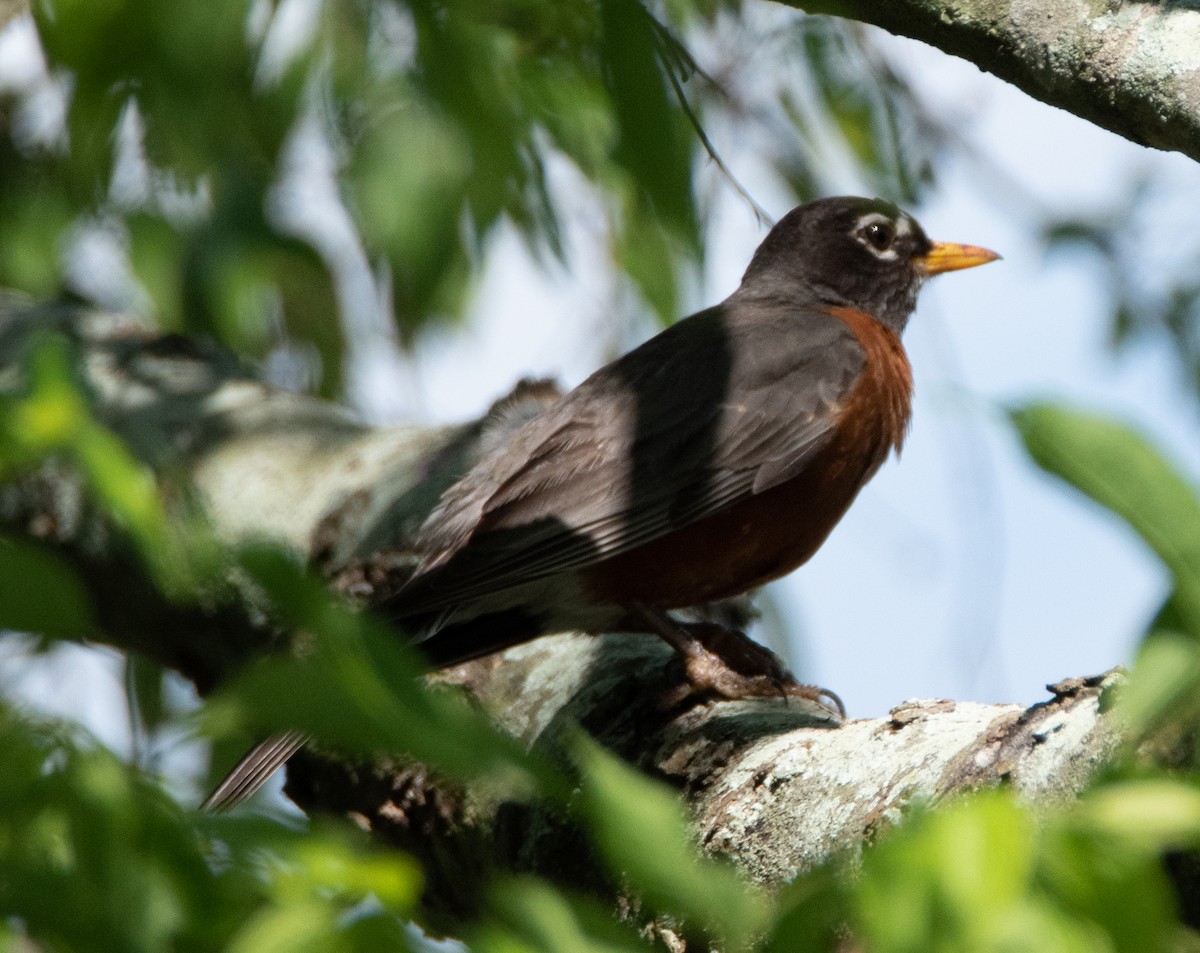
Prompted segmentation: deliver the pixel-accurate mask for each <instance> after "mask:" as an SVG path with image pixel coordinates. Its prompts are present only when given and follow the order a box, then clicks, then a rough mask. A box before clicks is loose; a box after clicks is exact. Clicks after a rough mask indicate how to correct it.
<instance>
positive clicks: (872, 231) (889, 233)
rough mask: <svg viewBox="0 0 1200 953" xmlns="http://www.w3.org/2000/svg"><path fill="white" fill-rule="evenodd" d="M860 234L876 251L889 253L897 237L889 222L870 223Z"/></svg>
mask: <svg viewBox="0 0 1200 953" xmlns="http://www.w3.org/2000/svg"><path fill="white" fill-rule="evenodd" d="M858 234H859V235H860V236H861V237H862V239H863V240H864V241H865V242H866V243H867V244H868V245H870V246H871V247H872V248H874V249H875V250H876V251H887V249H888V247H889V246H890V245H891V244H892V241H893V240H894V239H895V237H896V230H895V229H894V228H892V226H891V225H889V224H888V223H887V222H870V223H868V224H866V225H864V226H863V227H862V228H860V229H859V231H858Z"/></svg>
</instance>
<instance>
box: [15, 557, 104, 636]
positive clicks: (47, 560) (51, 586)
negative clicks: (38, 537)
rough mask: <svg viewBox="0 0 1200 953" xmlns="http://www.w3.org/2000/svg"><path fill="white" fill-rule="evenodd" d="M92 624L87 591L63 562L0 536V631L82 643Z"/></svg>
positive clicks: (58, 558)
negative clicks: (70, 639) (7, 630)
mask: <svg viewBox="0 0 1200 953" xmlns="http://www.w3.org/2000/svg"><path fill="white" fill-rule="evenodd" d="M93 624H94V623H93V619H92V609H91V602H90V600H89V599H88V595H87V590H86V589H85V588H84V586H83V583H82V582H80V580H79V578H78V577H77V576H76V575H75V572H74V570H73V569H71V567H70V566H69V565H68V564H67V563H66V562H65V561H64V560H63V559H61V558H60V557H59V556H57V555H55V554H54V553H52V552H51V551H50V550H48V549H44V548H42V547H40V546H37V545H35V544H33V543H30V542H27V541H25V540H21V539H14V538H11V537H7V536H0V629H12V630H15V631H17V632H35V633H38V634H41V635H49V636H61V637H65V638H73V639H83V638H86V637H87V635H88V634H89V633H90V632H91V630H92V626H93Z"/></svg>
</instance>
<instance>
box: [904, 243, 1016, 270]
mask: <svg viewBox="0 0 1200 953" xmlns="http://www.w3.org/2000/svg"><path fill="white" fill-rule="evenodd" d="M999 257H1000V256H999V255H998V254H996V253H995V252H994V251H990V250H988V249H987V248H980V247H979V246H978V245H958V244H956V243H954V242H934V243H933V247H932V248H930V249H929V251H928V252H926V253H925V254H924V255H921V256H919V257H917V258H914V259H913V261H914V262H915V263H916V266H917V269H918V270H919V271H923V272H924V273H925V274H927V275H940V274H941V273H942V272H943V271H958V270H959V269H962V268H974V267H975V266H976V265H986V264H987V263H988V262H989V261H995V260H996V259H997V258H999Z"/></svg>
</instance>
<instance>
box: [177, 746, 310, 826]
mask: <svg viewBox="0 0 1200 953" xmlns="http://www.w3.org/2000/svg"><path fill="white" fill-rule="evenodd" d="M307 741H308V736H307V735H304V734H301V733H300V732H298V731H288V732H285V733H283V734H279V735H272V736H271V737H270V738H268V739H267V740H266V741H261V742H259V743H258V744H256V745H255V746H254V747H253V748H251V749H250V750H249V751H247V752H246V754H245V756H243V758H242V760H241V761H239V762H238V763H237V766H236V767H234V769H233V770H232V771H230V772H229V774H227V775H226V776H225V780H224V781H222V782H221V783H220V784H218V785H217V787H216V789H215V790H214V791H213V792H212V794H210V795H209V796H208V797H207V798H205V799H204V803H203V804H202V805H200V809H201V810H203V811H215V812H220V811H227V810H229V809H230V808H232V807H237V806H238V805H239V804H241V803H242V801H244V800H246V798H248V797H250V796H251V795H252V794H254V792H256V791H257V790H258V789H259V788H261V787H262V786H263V785H264V784H266V783H267V779H268V778H270V777H271V775H272V774H274V773H275V771H276V770H277V769H278V768H281V767H283V765H284V763H285V762H286V761H287V760H288V758H290V757H291V756H292V755H294V754H295V753H296V752H297V751H299V750H300V749H301V748H303V747H304V745H305V742H307Z"/></svg>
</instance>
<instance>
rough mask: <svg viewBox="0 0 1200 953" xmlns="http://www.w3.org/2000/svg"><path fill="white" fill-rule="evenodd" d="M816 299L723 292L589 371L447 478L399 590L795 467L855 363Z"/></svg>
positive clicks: (507, 562)
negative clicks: (764, 307) (735, 304)
mask: <svg viewBox="0 0 1200 953" xmlns="http://www.w3.org/2000/svg"><path fill="white" fill-rule="evenodd" d="M863 361H864V357H863V353H862V350H861V348H860V347H859V345H858V343H857V341H856V340H855V338H854V336H853V333H852V332H851V331H850V329H849V328H848V327H847V326H846V325H845V324H843V323H842V322H841V321H839V320H838V319H836V318H834V317H832V316H830V315H828V314H826V313H824V312H821V311H817V310H800V311H797V310H795V309H791V310H784V309H780V310H779V312H778V313H777V314H771V315H764V314H762V313H761V312H760V313H759V314H757V315H754V316H753V317H751V316H749V315H746V314H745V313H744V312H740V311H739V310H738V309H737V308H732V307H730V306H729V305H728V304H727V305H726V306H723V307H721V308H714V309H711V310H709V311H705V312H701V313H700V314H698V315H695V316H693V317H691V318H688V319H687V320H685V321H682V322H680V323H678V324H676V325H674V326H673V327H672V328H670V329H668V330H667V331H665V332H663V333H662V334H660V335H659V336H658V337H656V338H653V339H652V340H650V341H648V342H647V343H646V344H644V345H642V347H640V348H638V349H636V350H634V351H631V352H630V353H629V354H627V355H625V357H623V358H621V359H620V360H618V361H615V362H613V363H612V364H610V365H608V366H606V367H604V368H602V369H601V370H599V371H597V372H596V373H595V374H594V375H592V377H590V378H588V379H587V380H586V381H584V382H583V383H582V384H581V385H580V386H579V387H578V388H576V389H575V390H574V391H572V392H571V393H570V394H568V395H567V396H566V397H564V398H563V399H562V400H561V401H560V402H559V403H557V404H555V405H554V406H552V407H551V408H550V409H548V410H547V411H545V412H544V413H543V414H542V415H540V416H539V417H538V418H536V419H535V420H533V421H531V422H530V423H528V424H526V425H525V426H524V427H523V428H522V429H521V430H519V431H517V433H516V434H515V435H514V437H513V438H512V440H511V441H510V442H509V443H507V444H505V445H504V446H503V447H502V448H500V449H499V450H498V451H497V452H496V453H494V454H493V455H492V456H491V457H489V458H487V459H486V460H484V461H483V462H482V463H481V464H480V465H479V466H477V467H476V468H475V469H474V470H473V471H472V472H471V473H469V474H467V476H466V477H464V478H463V480H461V481H460V482H459V483H458V484H456V485H455V486H454V487H452V488H451V489H450V490H448V491H447V493H446V495H445V496H444V497H443V500H442V502H441V503H440V504H439V506H438V508H437V510H435V512H434V513H433V514H432V515H431V516H430V518H429V520H427V521H426V524H425V526H424V527H423V529H422V533H421V538H420V541H419V542H418V547H419V548H420V549H421V550H423V553H424V557H423V560H422V563H421V565H420V566H419V568H418V571H417V573H416V574H415V575H414V578H413V581H412V583H410V585H409V586H407V587H405V588H404V589H402V590H401V591H400V592H399V593H398V594H397V597H396V602H397V604H399V605H401V606H402V609H403V611H404V612H405V613H406V614H407V613H408V612H427V611H437V610H438V609H441V608H446V607H452V606H454V605H456V604H461V603H462V602H464V601H466V600H469V599H473V598H477V597H479V596H481V595H484V594H487V593H491V592H497V591H500V590H503V589H508V588H511V587H513V586H518V585H522V584H524V583H527V582H532V581H534V580H536V579H539V578H542V577H545V576H548V575H551V574H554V573H559V572H563V571H567V570H571V569H578V568H581V567H584V566H587V565H590V564H592V563H595V562H597V561H599V560H600V559H602V558H605V557H608V556H612V555H616V554H617V553H621V552H625V551H627V550H629V549H631V548H633V547H635V546H638V545H641V544H643V543H645V542H648V541H649V540H652V539H654V538H656V537H658V536H661V535H663V534H664V533H667V532H670V531H671V530H673V529H676V528H678V527H680V526H684V525H686V524H688V523H690V522H693V521H695V520H697V519H701V518H703V517H704V516H706V515H709V514H712V513H715V512H718V511H720V510H722V509H724V508H726V507H728V506H731V505H733V504H734V503H736V502H737V501H738V500H739V499H742V498H745V497H746V496H749V495H751V494H752V493H755V492H761V491H763V490H764V489H768V488H769V487H771V486H773V485H776V484H777V483H780V482H783V481H784V480H786V479H789V478H790V477H791V476H793V475H795V474H796V473H798V472H800V471H801V470H802V469H803V467H804V466H805V463H806V461H807V460H808V459H809V457H810V456H811V454H813V453H814V452H815V451H816V450H818V449H819V448H820V447H821V446H822V445H823V442H824V438H825V437H826V435H827V434H828V433H829V432H830V430H831V428H832V426H833V423H834V420H835V417H836V412H837V409H838V405H839V401H841V400H842V399H843V398H844V397H845V396H846V395H847V394H848V393H849V392H850V391H851V390H852V388H853V386H854V382H855V381H856V380H857V378H858V375H859V374H860V372H861V370H862V367H863Z"/></svg>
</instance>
